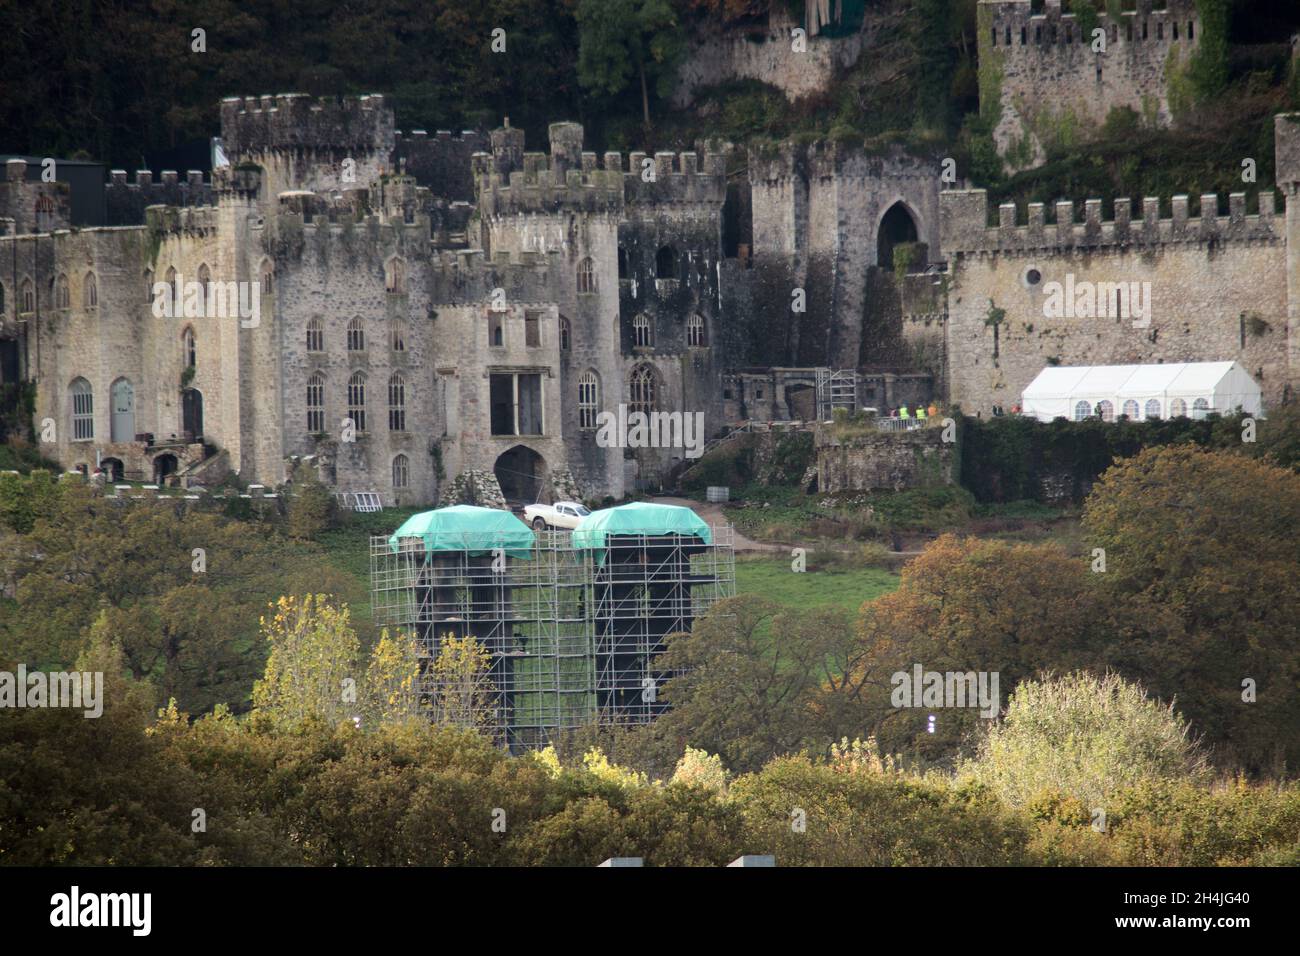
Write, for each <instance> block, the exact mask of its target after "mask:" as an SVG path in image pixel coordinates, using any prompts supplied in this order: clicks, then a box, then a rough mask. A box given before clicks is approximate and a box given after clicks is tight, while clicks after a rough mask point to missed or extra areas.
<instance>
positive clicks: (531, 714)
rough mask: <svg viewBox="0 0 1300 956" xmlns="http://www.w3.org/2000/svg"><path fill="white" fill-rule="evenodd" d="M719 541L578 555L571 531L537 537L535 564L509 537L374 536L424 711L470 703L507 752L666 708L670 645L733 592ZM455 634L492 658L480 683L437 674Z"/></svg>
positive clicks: (628, 540)
mask: <svg viewBox="0 0 1300 956" xmlns="http://www.w3.org/2000/svg"><path fill="white" fill-rule="evenodd" d="M710 532H711V537H712V541H711V542H710V543H707V544H706V543H705V542H704V541H703V540H702V539H701V538H699V537H694V536H690V535H677V534H672V535H663V534H640V533H637V534H629V533H619V534H615V533H611V534H609V535H607V536H606V538H605V541H604V547H602V548H600V549H595V548H575V547H574V546H573V543H572V537H571V535H570V534H569V533H568V532H566V531H542V532H534V533H533V545H532V548H531V549H530V550H529V551H528V553H527V556H526V557H525V556H523V555H522V554H520V553H519V550H518V543H517V539H516V540H515V541H513V542H509V543H508V542H507V541H506V539H505V538H504V537H502V538H501V540H499V541H498V542H497V546H495V547H494V546H493V542H492V541H491V539H490V537H489V539H488V540H486V541H485V539H484V536H483V535H481V534H480V535H476V536H475V540H474V549H473V550H471V549H469V548H456V547H454V544H455V543H454V542H450V543H449V542H447V541H440V542H439V545H440V546H439V547H438V548H430V547H428V546H427V545H426V542H425V541H423V540H421V539H419V538H402V539H400V540H398V541H397V542H395V543H390V539H389V537H388V536H375V537H372V538H371V542H370V578H371V591H372V611H373V615H374V620H375V623H376V625H378V626H381V627H387V628H395V629H398V630H401V631H405V632H407V633H409V634H411V635H412V636H413V637H414V638H415V639H416V645H417V648H418V653H419V657H420V688H419V695H420V698H421V701H422V703H423V704H424V705H425V706H426V707H431V708H432V709H434V710H437V709H438V702H440V701H446V700H447V699H449V698H452V699H454V698H457V697H459V698H461V699H462V700H463V699H466V698H467V697H472V698H473V701H472V703H473V707H474V710H475V713H474V720H473V722H474V724H475V725H476V726H478V727H479V728H480V729H482V730H484V731H486V732H488V733H491V734H492V735H493V736H494V737H495V738H496V739H497V740H498V742H500V743H501V744H503V745H504V746H507V747H508V748H510V749H511V750H512V751H519V750H524V749H531V748H537V747H543V746H545V745H546V744H547V743H549V742H550V741H551V739H552V736H553V734H554V733H555V732H556V731H563V730H567V729H573V728H576V727H579V726H582V725H585V724H591V723H599V724H635V723H645V722H648V721H650V720H653V719H654V718H655V717H657V716H659V714H661V713H662V712H663V711H664V709H665V704H664V703H663V698H662V694H661V691H662V687H663V684H664V682H665V681H666V680H668V679H669V678H670V677H671V676H673V675H671V674H668V673H664V672H661V671H659V670H657V669H656V667H655V657H656V656H657V655H659V654H660V653H662V652H663V650H664V643H665V639H666V638H667V637H668V635H670V634H674V633H678V632H688V631H690V630H691V628H692V626H693V624H694V621H695V619H696V618H697V617H699V616H700V615H702V614H703V613H704V612H705V611H707V610H708V609H709V608H710V607H712V606H713V604H715V603H716V602H718V601H720V600H722V599H723V598H727V597H731V596H732V595H734V594H735V581H736V573H735V557H734V553H733V548H732V540H733V539H732V529H731V527H730V526H729V525H722V526H717V527H711V528H710ZM448 637H454V638H457V639H463V638H466V637H472V638H474V640H475V641H476V642H477V643H478V644H479V645H481V647H482V649H483V650H484V651H485V652H486V654H487V657H488V662H489V663H488V666H487V668H486V673H485V674H481V675H479V677H480V679H479V681H478V684H477V686H476V687H474V688H468V689H467V688H466V687H464V686H463V685H462V684H461V683H460V682H461V681H463V675H461V674H457V673H455V672H452V673H447V672H446V668H443V669H440V668H438V667H437V666H435V665H436V662H437V661H438V657H439V654H440V652H441V650H442V648H443V645H444V642H445V641H446V640H447V638H448ZM465 709H466V708H464V707H462V708H461V709H460V710H459V714H460V716H462V717H464V716H465Z"/></svg>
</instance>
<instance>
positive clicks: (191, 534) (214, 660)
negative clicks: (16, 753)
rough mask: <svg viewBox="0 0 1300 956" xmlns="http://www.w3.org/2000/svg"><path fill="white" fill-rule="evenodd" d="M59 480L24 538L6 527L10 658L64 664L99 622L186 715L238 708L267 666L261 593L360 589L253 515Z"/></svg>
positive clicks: (343, 595)
mask: <svg viewBox="0 0 1300 956" xmlns="http://www.w3.org/2000/svg"><path fill="white" fill-rule="evenodd" d="M57 488H58V493H57V495H56V496H54V497H53V498H52V499H50V500H48V501H46V500H43V499H42V502H41V504H40V508H39V510H41V511H42V514H41V515H40V516H39V517H36V518H35V519H34V521H33V523H32V525H31V527H30V531H29V532H28V533H26V534H16V535H8V536H0V569H3V571H4V573H5V574H6V576H7V577H8V579H9V580H11V581H13V586H14V590H13V596H14V601H13V603H12V604H11V605H10V606H8V607H6V609H5V613H4V614H3V615H0V647H3V648H4V652H5V654H6V655H10V654H11V655H13V659H14V660H15V661H17V660H25V661H26V662H27V663H28V664H29V665H36V664H39V665H42V666H54V665H58V666H60V667H67V666H69V665H70V664H71V663H72V662H73V661H74V660H75V659H76V656H77V654H78V653H79V652H80V650H81V648H82V647H83V646H84V645H85V642H86V640H87V637H88V635H89V632H90V629H91V627H92V626H94V625H95V624H96V623H97V622H99V621H101V620H102V621H103V624H102V626H103V627H105V628H107V630H108V632H109V633H111V634H112V636H113V638H114V639H115V640H116V641H118V642H119V644H120V646H121V648H122V653H123V657H124V659H125V661H126V666H127V668H128V669H129V671H130V673H131V674H132V676H133V677H135V678H136V679H139V680H148V681H150V682H152V683H153V684H155V685H156V687H157V689H158V694H159V699H161V700H166V699H168V698H169V697H175V698H176V699H177V702H178V706H179V707H180V708H181V709H182V710H184V711H187V712H189V713H204V712H206V711H209V710H211V709H212V708H213V707H214V706H216V705H217V704H219V703H223V702H224V703H229V704H231V705H232V706H234V707H235V708H236V709H238V710H242V709H245V708H246V707H247V705H248V695H249V692H250V690H251V689H252V685H253V681H254V680H255V679H256V677H257V676H258V674H260V673H261V671H262V666H263V664H264V662H265V656H264V655H265V645H264V644H262V643H261V642H259V641H257V639H256V638H257V618H258V614H259V613H260V611H262V610H263V609H265V608H266V605H267V604H268V602H271V601H274V600H275V599H276V598H277V597H279V596H280V595H281V594H295V593H297V594H305V593H309V592H317V591H319V592H326V593H330V594H333V595H335V596H337V597H338V598H339V599H342V600H348V599H351V598H353V596H354V594H355V593H356V592H357V585H356V583H355V582H354V581H353V580H352V579H350V578H349V577H348V576H346V575H344V574H343V573H341V572H339V571H337V570H335V569H334V568H332V567H331V566H330V565H329V564H328V563H327V562H325V561H324V560H322V554H321V551H320V550H319V548H317V547H315V546H314V545H310V544H296V545H291V544H289V543H288V542H287V541H286V540H285V539H284V538H282V537H280V536H279V535H278V534H276V533H275V531H274V529H272V528H269V527H267V526H265V525H262V524H260V523H256V522H241V521H236V520H233V519H230V518H226V517H223V516H221V515H219V514H214V513H211V512H209V511H205V510H201V508H200V507H184V508H175V507H171V506H168V505H166V504H163V503H161V502H131V501H122V500H115V499H112V498H105V497H104V496H103V495H102V494H101V493H100V492H99V491H98V490H97V489H96V488H94V487H93V486H91V485H90V484H89V483H87V482H84V481H78V480H66V481H61V482H59V483H58V486H57ZM34 494H37V497H38V498H40V497H41V496H42V495H43V494H44V493H43V492H40V493H34Z"/></svg>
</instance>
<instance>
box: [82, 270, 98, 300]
mask: <svg viewBox="0 0 1300 956" xmlns="http://www.w3.org/2000/svg"><path fill="white" fill-rule="evenodd" d="M81 307H82V308H83V309H97V308H99V283H98V282H96V281H95V273H93V272H87V273H86V278H85V281H83V282H82V284H81Z"/></svg>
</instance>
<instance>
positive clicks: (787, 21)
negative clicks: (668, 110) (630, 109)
mask: <svg viewBox="0 0 1300 956" xmlns="http://www.w3.org/2000/svg"><path fill="white" fill-rule="evenodd" d="M796 27H803V24H802V23H800V22H796V21H795V20H794V19H792V18H791V17H789V15H788V14H785V13H784V12H780V11H773V13H772V15H771V22H770V23H769V24H768V25H766V26H761V27H754V28H751V29H750V30H748V31H738V30H729V31H728V32H727V33H725V34H723V35H710V36H704V37H701V38H699V39H698V40H696V41H695V42H694V43H693V44H692V45H691V48H690V50H689V51H688V53H687V56H686V59H685V62H684V63H683V64H682V66H681V67H680V69H679V70H678V75H677V88H676V89H675V91H674V92H673V96H672V103H673V105H674V106H678V107H682V106H689V105H690V104H691V102H692V101H693V100H694V98H695V93H696V92H697V91H698V90H700V89H702V88H704V87H709V86H716V85H718V84H720V83H727V82H731V81H734V80H744V79H750V80H761V81H763V82H764V83H770V84H771V85H773V86H775V87H777V88H778V89H780V90H781V92H783V93H784V94H785V95H786V97H787V98H788V99H790V100H792V101H793V100H797V99H799V98H800V97H803V96H809V95H811V94H814V93H819V92H821V91H823V90H825V89H826V88H827V86H828V85H829V83H830V81H831V79H832V78H833V77H834V76H835V74H836V73H837V72H838V71H839V70H842V69H843V68H845V67H847V66H851V65H852V64H853V63H854V62H855V61H856V60H857V59H858V56H859V55H860V54H861V52H862V50H863V48H864V46H866V45H867V42H868V41H867V37H866V34H865V33H864V32H863V31H855V32H853V33H851V34H849V35H847V36H835V37H832V36H810V37H808V38H807V48H806V49H805V51H804V52H801V53H796V52H794V50H793V49H792V46H791V43H792V39H791V38H792V31H793V30H794V29H795V28H796Z"/></svg>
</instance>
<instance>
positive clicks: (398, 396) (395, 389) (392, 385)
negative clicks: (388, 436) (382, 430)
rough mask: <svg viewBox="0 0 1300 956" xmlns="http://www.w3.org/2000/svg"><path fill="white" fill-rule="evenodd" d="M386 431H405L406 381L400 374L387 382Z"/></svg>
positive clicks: (396, 374)
mask: <svg viewBox="0 0 1300 956" xmlns="http://www.w3.org/2000/svg"><path fill="white" fill-rule="evenodd" d="M388 430H389V431H390V432H404V431H406V379H404V378H402V375H401V373H400V372H394V373H393V375H392V377H391V378H389V380H388Z"/></svg>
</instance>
